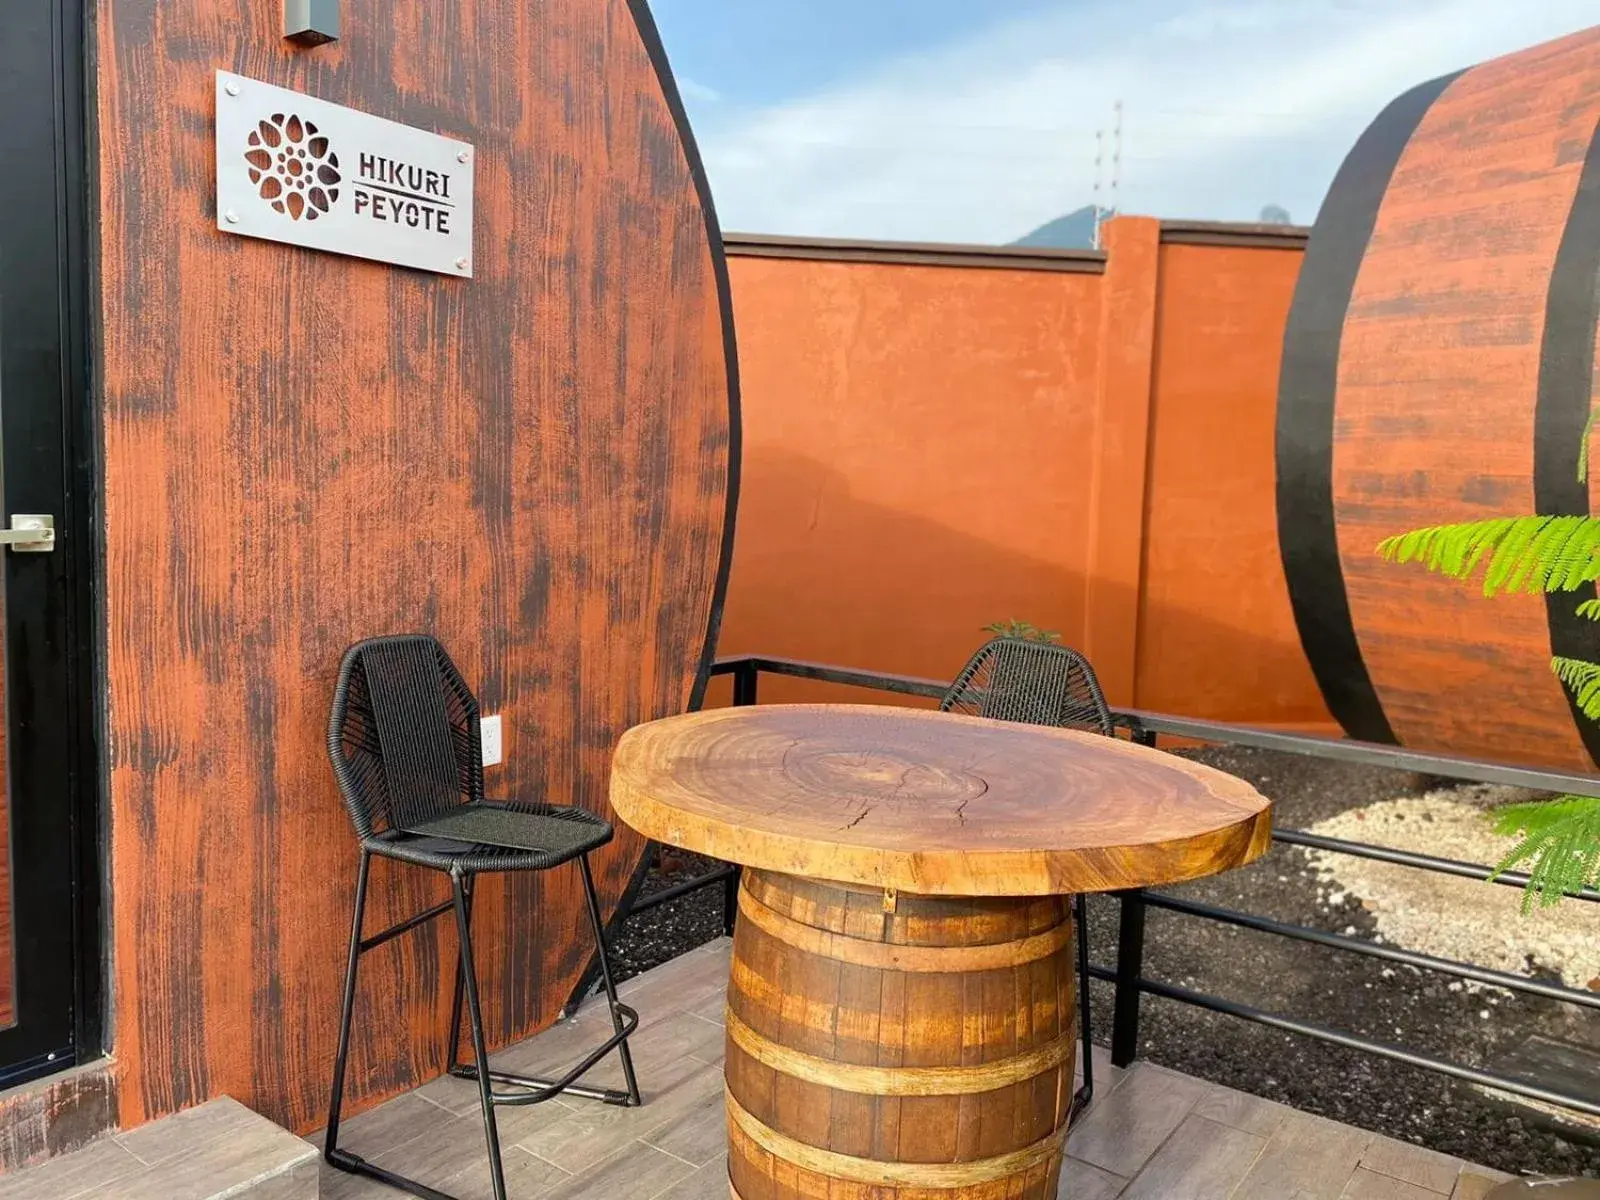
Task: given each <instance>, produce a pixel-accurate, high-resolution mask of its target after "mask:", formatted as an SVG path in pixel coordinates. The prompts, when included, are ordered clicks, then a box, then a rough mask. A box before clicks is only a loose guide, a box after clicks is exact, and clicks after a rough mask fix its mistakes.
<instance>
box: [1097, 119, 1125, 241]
mask: <svg viewBox="0 0 1600 1200" xmlns="http://www.w3.org/2000/svg"><path fill="white" fill-rule="evenodd" d="M1111 113H1112V124H1111V203H1110V204H1109V205H1108V206H1107V207H1108V208H1110V210H1111V212H1112V214H1113V215H1115V214H1116V213H1117V212H1119V211H1120V210H1121V197H1120V196H1119V195H1118V190H1119V189H1120V187H1121V185H1122V101H1121V100H1118V101H1117V102H1116V104H1114V105H1112V107H1111ZM1098 240H1099V239H1098V238H1097V239H1096V241H1098Z"/></svg>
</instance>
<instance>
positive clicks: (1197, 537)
mask: <svg viewBox="0 0 1600 1200" xmlns="http://www.w3.org/2000/svg"><path fill="white" fill-rule="evenodd" d="M1300 259H1301V254H1300V253H1299V252H1298V251H1294V250H1270V249H1259V248H1236V247H1225V246H1192V245H1167V246H1162V247H1161V263H1160V272H1161V274H1160V292H1159V294H1160V303H1159V304H1158V306H1157V316H1156V341H1155V346H1156V349H1155V364H1154V387H1153V400H1152V407H1151V421H1150V450H1149V455H1150V457H1149V476H1148V491H1147V502H1146V510H1145V521H1144V586H1143V589H1142V592H1141V594H1140V636H1139V648H1138V671H1137V686H1136V694H1137V701H1138V704H1139V706H1140V707H1142V708H1148V709H1152V710H1154V711H1158V712H1180V713H1183V714H1185V715H1190V716H1197V717H1210V718H1215V719H1218V720H1231V721H1249V722H1271V723H1274V724H1312V725H1325V724H1328V723H1329V722H1330V721H1331V718H1330V717H1329V716H1328V712H1327V709H1326V708H1325V707H1324V705H1323V703H1322V698H1321V696H1320V695H1319V694H1318V692H1317V686H1316V681H1315V680H1314V679H1313V678H1312V675H1311V668H1310V666H1309V664H1308V663H1307V662H1306V658H1305V654H1304V652H1303V651H1302V650H1301V648H1300V636H1299V634H1298V633H1297V632H1296V630H1295V624H1294V614H1293V612H1291V610H1290V608H1289V592H1288V587H1287V585H1286V584H1285V583H1284V578H1283V568H1282V565H1281V563H1280V560H1279V557H1278V525H1277V509H1276V497H1275V486H1276V484H1275V475H1274V469H1273V430H1274V422H1275V419H1276V412H1277V404H1278V364H1279V360H1280V358H1281V357H1282V353H1283V327H1284V322H1285V320H1286V318H1287V315H1288V311H1289V301H1290V299H1291V297H1292V296H1293V293H1294V283H1295V278H1296V276H1297V275H1298V274H1299V271H1300Z"/></svg>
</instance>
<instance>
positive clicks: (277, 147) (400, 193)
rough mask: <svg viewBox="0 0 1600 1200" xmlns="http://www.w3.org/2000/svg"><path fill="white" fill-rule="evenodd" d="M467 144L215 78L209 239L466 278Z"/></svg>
mask: <svg viewBox="0 0 1600 1200" xmlns="http://www.w3.org/2000/svg"><path fill="white" fill-rule="evenodd" d="M476 157H477V155H476V153H475V152H474V151H473V148H472V146H471V145H469V144H468V143H466V142H458V141H456V140H454V139H453V138H447V137H440V136H439V135H438V134H436V133H427V132H425V131H423V130H421V129H413V128H411V127H410V126H409V125H398V124H396V123H395V122H393V121H385V120H384V119H383V118H382V117H374V116H372V115H370V114H368V113H363V112H357V111H356V110H355V109H353V108H345V107H343V106H342V105H338V104H329V103H327V102H326V101H324V100H316V99H313V98H312V97H310V96H306V95H302V94H301V93H299V92H291V91H288V90H286V89H284V88H280V87H273V86H272V85H271V84H267V83H258V82H256V81H255V80H253V79H246V78H244V77H243V76H242V75H232V74H229V73H228V72H226V71H218V72H217V228H218V229H220V230H222V231H223V232H224V233H238V234H243V235H244V236H245V237H257V238H267V239H269V240H271V241H274V242H288V243H289V244H290V245H292V246H305V247H308V248H309V249H312V250H328V251H331V252H333V253H334V254H350V255H354V256H355V257H356V258H371V259H376V260H377V261H379V262H386V263H395V264H397V265H399V266H402V267H417V268H419V269H421V270H424V271H439V272H441V273H443V274H445V275H459V276H471V274H472V169H473V162H474V159H475V158H476Z"/></svg>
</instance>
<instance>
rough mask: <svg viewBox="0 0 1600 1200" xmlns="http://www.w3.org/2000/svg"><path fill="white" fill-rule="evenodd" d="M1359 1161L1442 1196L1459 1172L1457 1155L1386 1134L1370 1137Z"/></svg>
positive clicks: (1451, 1187) (1449, 1188) (1454, 1182)
mask: <svg viewBox="0 0 1600 1200" xmlns="http://www.w3.org/2000/svg"><path fill="white" fill-rule="evenodd" d="M1361 1165H1362V1166H1363V1167H1365V1168H1366V1169H1367V1170H1369V1171H1375V1172H1377V1173H1378V1174H1379V1175H1390V1176H1393V1177H1394V1178H1395V1179H1401V1180H1404V1181H1405V1182H1406V1183H1414V1184H1416V1185H1418V1186H1419V1187H1424V1188H1427V1189H1428V1190H1429V1191H1430V1192H1438V1193H1440V1194H1441V1195H1445V1196H1448V1195H1449V1194H1450V1193H1451V1191H1452V1190H1454V1188H1455V1186H1456V1179H1457V1178H1458V1177H1459V1176H1460V1174H1461V1160H1460V1159H1459V1158H1451V1157H1450V1156H1449V1155H1447V1154H1440V1153H1438V1152H1437V1151H1435V1150H1425V1149H1423V1148H1422V1147H1421V1146H1413V1145H1411V1144H1410V1143H1408V1142H1401V1141H1396V1140H1395V1139H1394V1138H1386V1137H1374V1138H1373V1139H1372V1142H1371V1143H1370V1144H1369V1145H1368V1146H1367V1149H1366V1151H1365V1152H1364V1153H1363V1154H1362V1155H1361Z"/></svg>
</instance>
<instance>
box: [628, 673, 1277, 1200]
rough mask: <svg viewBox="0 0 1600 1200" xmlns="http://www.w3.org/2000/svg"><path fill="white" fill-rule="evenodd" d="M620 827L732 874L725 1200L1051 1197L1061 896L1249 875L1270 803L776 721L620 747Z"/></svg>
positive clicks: (1091, 766)
mask: <svg viewBox="0 0 1600 1200" xmlns="http://www.w3.org/2000/svg"><path fill="white" fill-rule="evenodd" d="M611 801H612V805H613V806H614V808H615V809H616V812H617V815H618V816H619V817H620V818H621V819H622V820H624V821H626V822H628V824H630V825H632V826H633V827H634V828H635V829H637V830H639V831H640V832H641V833H644V834H645V835H647V836H649V837H652V838H655V839H656V840H658V841H663V842H668V843H671V844H673V845H678V846H683V847H685V848H687V849H691V850H695V851H697V852H699V853H703V854H709V855H714V856H716V857H719V858H723V859H727V860H730V861H733V862H738V863H743V864H744V865H745V867H746V870H745V871H744V873H743V876H742V879H741V884H740V891H739V917H738V922H737V925H736V927H735V932H734V940H733V962H732V967H731V969H730V978H729V982H728V1007H727V1030H728V1034H727V1065H726V1075H727V1106H728V1147H729V1150H728V1173H729V1182H730V1187H731V1189H732V1195H733V1196H734V1197H736V1198H737V1200H802V1198H805V1200H811V1198H817V1197H826V1198H827V1200H1054V1197H1055V1194H1056V1189H1057V1183H1058V1180H1059V1177H1060V1174H1061V1160H1062V1152H1063V1147H1064V1143H1065V1140H1066V1132H1067V1120H1068V1115H1069V1113H1070V1110H1071V1105H1072V1096H1073V1090H1074V1089H1073V1076H1074V1066H1075V1061H1074V1060H1075V1050H1076V1048H1077V1037H1076V1032H1077V1023H1076V1013H1077V996H1076V992H1075V986H1076V981H1075V975H1074V967H1075V945H1074V936H1075V931H1074V928H1073V920H1072V898H1073V893H1076V892H1080V891H1105V890H1110V889H1114V888H1124V887H1140V886H1147V885H1154V884H1159V883H1171V882H1175V881H1177V880H1180V879H1193V878H1195V877H1197V876H1200V875H1209V874H1214V873H1216V872H1218V871H1223V870H1226V869H1228V868H1230V867H1234V866H1238V865H1241V864H1243V863H1246V862H1249V861H1251V860H1252V859H1254V858H1257V857H1259V856H1260V855H1261V854H1262V853H1264V852H1265V850H1266V848H1267V846H1268V845H1269V844H1270V841H1271V830H1272V822H1271V815H1270V805H1269V804H1268V802H1267V801H1266V800H1265V799H1264V798H1263V797H1262V796H1260V795H1259V794H1258V793H1256V791H1255V790H1254V789H1253V788H1251V787H1250V786H1249V785H1248V784H1246V783H1244V782H1242V781H1241V780H1238V779H1235V778H1233V777H1232V776H1229V775H1224V774H1223V773H1222V772H1220V771H1216V770H1213V769H1211V768H1209V767H1205V766H1202V765H1200V764H1198V763H1191V762H1187V761H1185V760H1182V759H1177V758H1173V757H1171V756H1170V755H1164V754H1159V753H1157V752H1155V751H1153V750H1149V749H1146V748H1145V747H1141V746H1135V745H1132V744H1130V743H1127V742H1119V741H1116V740H1114V739H1111V738H1105V737H1099V736H1091V735H1087V734H1078V733H1069V732H1067V731H1065V730H1059V729H1043V728H1039V727H1037V726H1029V725H1018V724H1010V723H1005V722H998V721H988V720H983V719H981V718H976V717H963V716H955V715H951V714H947V713H934V712H927V711H908V710H901V709H892V708H883V707H876V706H874V707H867V706H853V705H778V706H762V707H755V708H736V709H719V710H712V711H707V712H699V713H692V714H689V715H686V716H681V717H669V718H667V719H666V720H662V721H652V722H649V723H647V724H645V725H640V726H636V727H635V728H633V729H630V730H629V731H628V732H627V734H625V735H624V736H623V738H622V741H621V742H620V743H619V745H618V747H617V752H616V755H615V756H614V758H613V762H612V773H611Z"/></svg>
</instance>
